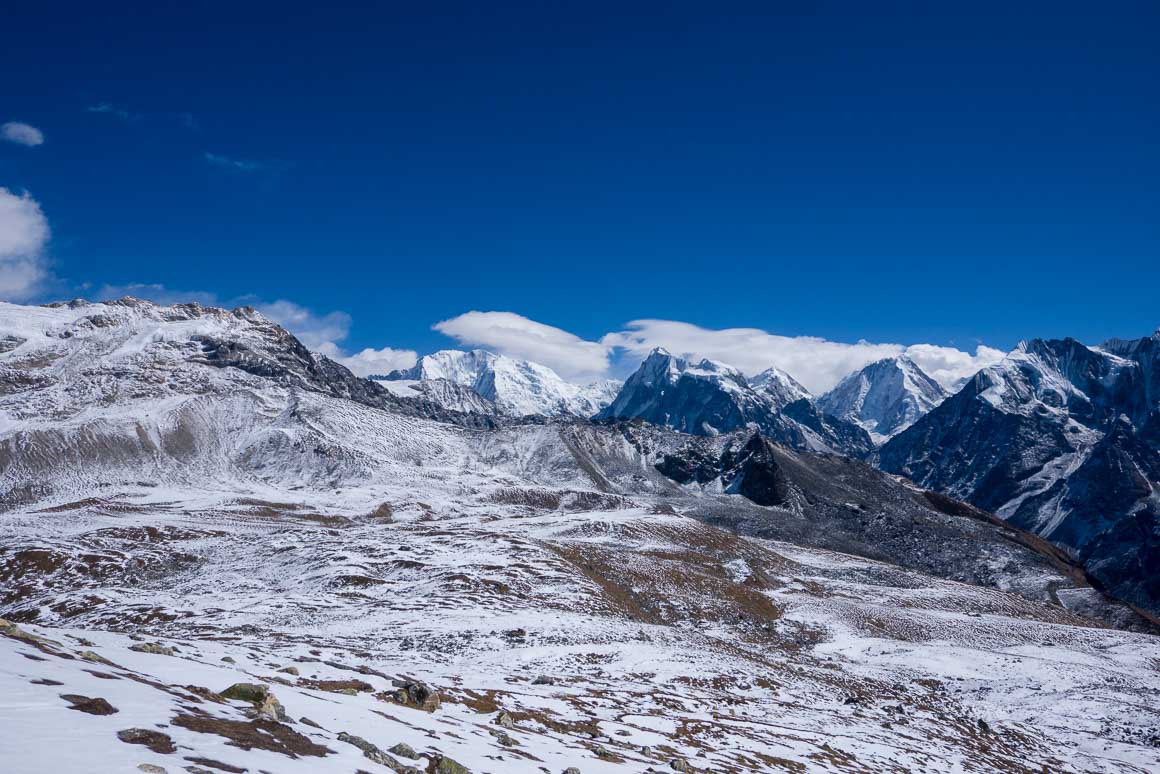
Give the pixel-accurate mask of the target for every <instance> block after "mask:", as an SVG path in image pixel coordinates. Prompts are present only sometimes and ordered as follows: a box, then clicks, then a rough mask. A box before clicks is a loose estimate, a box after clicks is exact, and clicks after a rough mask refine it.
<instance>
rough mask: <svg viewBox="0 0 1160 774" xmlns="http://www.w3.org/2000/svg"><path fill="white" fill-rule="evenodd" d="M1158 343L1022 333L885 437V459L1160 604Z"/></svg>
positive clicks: (891, 467) (1155, 607)
mask: <svg viewBox="0 0 1160 774" xmlns="http://www.w3.org/2000/svg"><path fill="white" fill-rule="evenodd" d="M1158 350H1160V331H1158V332H1157V333H1156V334H1153V335H1152V336H1150V337H1148V338H1144V339H1138V340H1135V341H1118V340H1117V341H1111V342H1108V343H1107V344H1105V345H1104V346H1103V347H1088V346H1085V345H1084V344H1081V343H1080V342H1078V341H1076V340H1074V339H1063V340H1043V339H1035V340H1032V341H1028V342H1024V343H1022V344H1020V345H1019V346H1018V347H1017V348H1016V349H1015V350H1014V351H1013V352H1011V353H1010V355H1008V357H1007V358H1006V359H1005V360H1003V361H1002V362H1001V363H999V364H997V365H995V366H993V367H991V368H987V369H985V370H983V371H981V372H979V373H978V374H977V375H976V376H975V377H974V378H973V379H972V380H971V381H970V382H968V383H967V384H966V386H965V387H963V389H962V390H961V391H960V392H958V393H957V394H956V395H954V396H952V397H950V398H948V399H947V400H946V401H945V402H943V403H942V404H941V405H939V406H938V407H937V408H935V409H933V410H932V411H931V412H930V413H929V414H927V415H926V416H925V417H923V418H922V419H920V420H919V421H918V422H917V423H915V424H914V425H913V426H912V427H910V428H909V429H908V430H906V431H905V432H903V433H901V434H900V435H898V436H896V437H895V438H893V439H891V440H890V441H889V442H888V443H887V444H885V445H884V446H883V447H882V449H881V452H880V459H881V466H882V469H883V470H887V471H890V472H894V473H901V474H904V475H906V476H908V477H910V478H911V479H912V480H913V481H914V482H915V483H917V484H918V485H920V486H924V487H929V488H932V489H937V490H939V491H940V492H944V493H946V494H949V495H951V496H953V497H957V498H960V499H962V500H965V501H967V502H970V503H972V504H974V505H976V506H978V507H980V508H982V509H984V510H987V511H991V512H993V513H995V514H997V515H999V516H1001V517H1002V518H1004V519H1006V520H1007V521H1008V522H1010V523H1011V524H1013V525H1015V526H1017V527H1019V528H1021V529H1025V530H1028V531H1030V532H1033V533H1035V534H1037V535H1040V536H1042V537H1044V538H1047V539H1048V540H1050V541H1052V542H1053V543H1055V544H1057V545H1060V546H1062V547H1064V548H1065V549H1067V550H1068V552H1069V553H1070V554H1071V555H1073V556H1075V557H1076V558H1077V559H1078V560H1079V561H1080V562H1081V563H1082V564H1083V565H1084V566H1085V567H1086V568H1087V570H1088V572H1089V573H1090V574H1091V576H1092V577H1093V578H1094V579H1095V581H1096V582H1097V583H1099V584H1100V585H1101V586H1102V587H1103V588H1105V589H1107V590H1109V591H1110V592H1111V593H1113V594H1115V595H1116V596H1117V597H1119V598H1120V599H1124V600H1126V601H1128V602H1131V603H1133V604H1135V605H1138V606H1140V607H1142V608H1145V609H1148V610H1150V611H1152V612H1153V613H1155V612H1160V520H1158V516H1160V435H1158V434H1157V427H1158V426H1160V423H1158V421H1157V419H1158V417H1160V391H1158V390H1157V385H1158V384H1160V381H1158V379H1157V373H1158V369H1160V365H1158V363H1160V359H1158V356H1157V352H1158Z"/></svg>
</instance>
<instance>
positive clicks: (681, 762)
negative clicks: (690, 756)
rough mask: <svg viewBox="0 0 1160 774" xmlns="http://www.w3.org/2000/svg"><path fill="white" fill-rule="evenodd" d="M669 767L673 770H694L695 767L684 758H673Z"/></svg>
mask: <svg viewBox="0 0 1160 774" xmlns="http://www.w3.org/2000/svg"><path fill="white" fill-rule="evenodd" d="M669 768H670V769H672V770H673V771H692V770H693V767H692V766H690V765H689V762H688V761H686V760H685V759H684V758H673V759H672V760H671V761H669Z"/></svg>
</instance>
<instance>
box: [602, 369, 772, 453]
mask: <svg viewBox="0 0 1160 774" xmlns="http://www.w3.org/2000/svg"><path fill="white" fill-rule="evenodd" d="M775 412H776V409H775V408H774V407H773V406H772V404H771V403H770V402H769V400H768V399H766V398H764V397H763V396H762V395H760V394H759V393H758V392H756V391H755V390H753V389H752V388H750V386H749V384H748V382H746V380H745V376H744V375H743V374H742V373H741V372H740V371H739V370H737V369H736V368H733V367H732V366H729V365H726V364H724V363H719V362H717V361H714V360H709V359H708V358H705V359H702V360H700V361H697V362H693V361H691V360H686V359H685V358H681V357H677V356H676V355H673V354H672V353H670V352H668V351H667V350H665V349H662V348H660V347H657V348H656V349H654V350H653V351H652V352H650V353H649V355H648V357H646V358H645V359H644V362H642V363H641V364H640V367H639V368H637V370H636V372H635V373H633V374H632V376H630V377H629V378H628V379H627V380H626V381H625V383H624V387H623V388H621V390H620V393H619V394H618V395H617V396H616V400H614V401H613V402H612V403H611V404H610V405H609V406H608V407H607V408H605V409H603V410H602V411H601V412H600V413H599V414H598V415H597V417H598V418H600V419H644V420H645V421H648V422H651V423H653V424H656V425H662V426H665V427H672V428H674V429H676V430H680V431H681V432H685V433H692V434H695V435H716V434H717V433H721V432H728V431H730V430H735V429H737V428H738V427H743V426H745V425H746V424H747V423H749V422H755V423H759V424H760V423H762V422H765V421H767V420H769V419H770V418H771V417H772V415H773V414H774V413H775Z"/></svg>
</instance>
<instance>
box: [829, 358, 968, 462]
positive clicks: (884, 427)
mask: <svg viewBox="0 0 1160 774" xmlns="http://www.w3.org/2000/svg"><path fill="white" fill-rule="evenodd" d="M946 397H947V394H946V391H945V390H943V388H942V387H940V386H939V384H938V382H936V381H935V380H934V379H932V378H931V377H930V376H928V375H927V374H926V372H924V371H923V370H922V369H921V368H919V367H918V365H917V364H916V363H915V362H914V361H913V360H911V359H910V358H908V357H891V358H886V359H884V360H879V361H877V362H874V363H871V364H870V365H868V366H866V367H865V368H863V369H862V370H861V371H857V372H855V373H853V374H850V375H849V376H847V377H846V378H845V379H843V380H842V381H841V382H839V383H838V385H837V386H836V387H834V389H832V390H830V391H829V392H827V393H826V394H825V395H823V396H822V397H821V398H819V399H818V406H819V407H820V408H821V409H822V410H823V411H825V412H826V413H828V414H831V415H833V416H835V417H838V418H839V419H845V420H846V421H849V422H853V423H855V424H857V425H859V426H861V427H863V428H865V430H866V431H867V432H869V433H870V434H871V437H873V438H874V440H875V441H876V442H878V443H882V442H883V441H885V440H887V439H888V438H891V437H893V436H895V435H897V434H898V433H901V432H902V431H903V430H905V429H906V428H908V427H910V426H911V425H913V424H914V423H915V422H917V421H918V420H919V419H920V418H921V417H922V416H923V415H925V414H926V413H927V412H928V411H930V410H931V409H932V408H934V407H935V406H937V405H938V404H940V403H942V401H943V400H945V399H946Z"/></svg>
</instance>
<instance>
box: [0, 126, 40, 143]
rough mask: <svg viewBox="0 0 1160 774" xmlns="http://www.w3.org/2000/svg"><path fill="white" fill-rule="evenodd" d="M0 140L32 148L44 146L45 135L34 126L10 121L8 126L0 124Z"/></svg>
mask: <svg viewBox="0 0 1160 774" xmlns="http://www.w3.org/2000/svg"><path fill="white" fill-rule="evenodd" d="M0 139H3V140H7V141H8V142H14V143H16V144H17V145H27V146H28V147H30V148H32V147H35V146H37V145H43V144H44V133H43V132H42V131H40V130H39V129H37V128H36V127H35V126H33V125H32V124H26V123H24V122H22V121H9V122H8V123H6V124H0Z"/></svg>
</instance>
